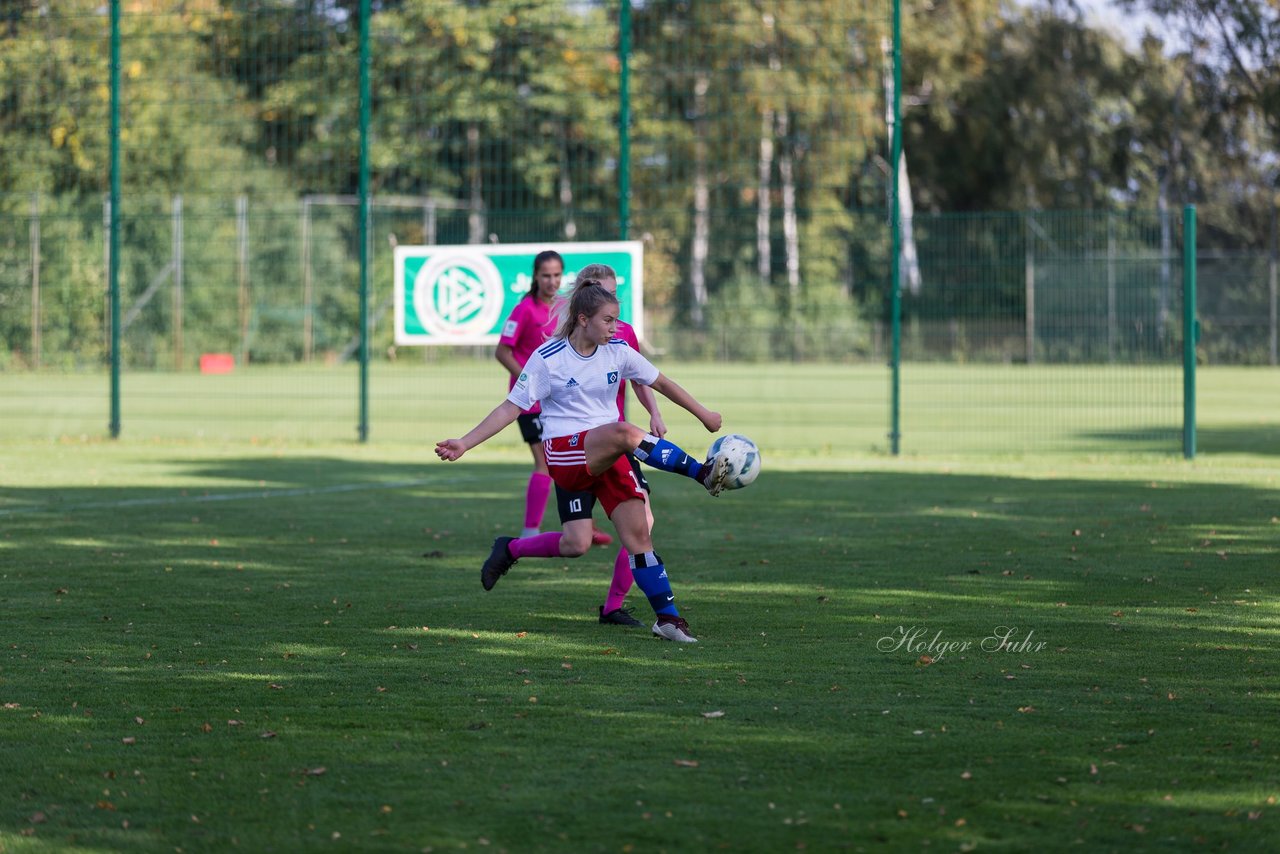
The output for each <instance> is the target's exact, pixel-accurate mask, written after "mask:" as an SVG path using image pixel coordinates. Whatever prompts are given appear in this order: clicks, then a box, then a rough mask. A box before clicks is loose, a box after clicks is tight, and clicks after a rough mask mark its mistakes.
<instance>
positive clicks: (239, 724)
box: [227, 718, 244, 726]
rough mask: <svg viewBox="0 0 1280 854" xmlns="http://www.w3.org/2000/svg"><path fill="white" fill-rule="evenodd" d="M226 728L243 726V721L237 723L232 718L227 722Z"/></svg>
mask: <svg viewBox="0 0 1280 854" xmlns="http://www.w3.org/2000/svg"><path fill="white" fill-rule="evenodd" d="M227 726H244V721H237V720H235V719H234V718H233V719H232V720H229V721H227Z"/></svg>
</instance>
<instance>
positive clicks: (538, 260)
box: [527, 249, 564, 297]
mask: <svg viewBox="0 0 1280 854" xmlns="http://www.w3.org/2000/svg"><path fill="white" fill-rule="evenodd" d="M548 261H559V262H560V269H561V270H563V269H564V259H563V258H561V257H560V253H559V252H557V251H556V250H554V249H544V250H543V251H541V252H539V253H538V254H537V255H534V256H533V280H532V281H530V282H529V293H528V294H527V296H531V297H536V296H537V295H538V268H540V267H541V266H542V265H543V264H545V263H547V262H548Z"/></svg>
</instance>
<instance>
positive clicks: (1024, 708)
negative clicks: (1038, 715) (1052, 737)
mask: <svg viewBox="0 0 1280 854" xmlns="http://www.w3.org/2000/svg"><path fill="white" fill-rule="evenodd" d="M1035 710H1036V707H1035V706H1018V711H1020V712H1022V713H1023V714H1024V715H1026V714H1030V713H1031V712H1034V711H1035Z"/></svg>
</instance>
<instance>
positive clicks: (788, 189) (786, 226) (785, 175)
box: [778, 110, 800, 309]
mask: <svg viewBox="0 0 1280 854" xmlns="http://www.w3.org/2000/svg"><path fill="white" fill-rule="evenodd" d="M789 124H790V119H789V117H788V115H787V111H786V110H783V111H782V112H780V113H778V139H780V140H781V141H782V155H781V156H780V157H779V158H778V177H779V178H780V179H781V180H782V238H783V241H784V242H785V244H786V253H787V291H788V293H789V294H790V297H791V307H792V308H793V309H794V308H795V306H796V304H797V303H798V301H799V299H800V223H799V220H798V219H797V216H796V181H795V172H794V170H793V168H792V162H791V143H790V142H789V140H788V134H789V133H790V129H789Z"/></svg>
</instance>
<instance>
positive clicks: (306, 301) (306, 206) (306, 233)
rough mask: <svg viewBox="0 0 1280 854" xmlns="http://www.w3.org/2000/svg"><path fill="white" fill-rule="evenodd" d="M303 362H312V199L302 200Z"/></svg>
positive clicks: (306, 197)
mask: <svg viewBox="0 0 1280 854" xmlns="http://www.w3.org/2000/svg"><path fill="white" fill-rule="evenodd" d="M302 361H303V362H310V361H311V197H310V196H303V198H302Z"/></svg>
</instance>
